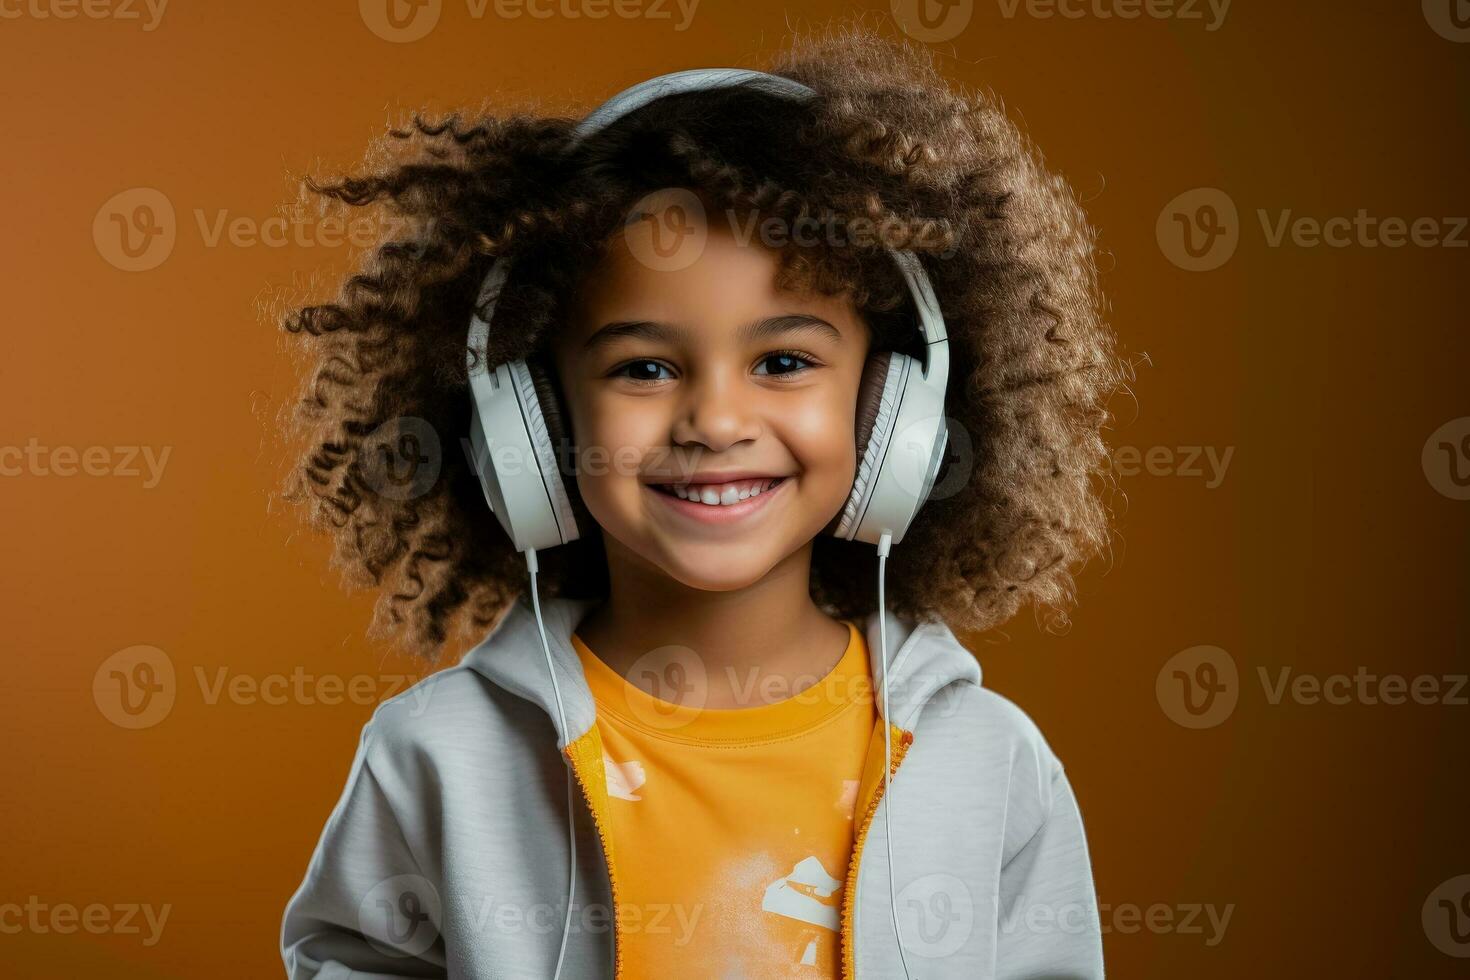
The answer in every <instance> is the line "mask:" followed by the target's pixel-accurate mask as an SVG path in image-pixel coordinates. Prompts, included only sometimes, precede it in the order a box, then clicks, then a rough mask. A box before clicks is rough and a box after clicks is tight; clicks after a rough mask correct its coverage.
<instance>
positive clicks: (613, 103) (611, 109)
mask: <svg viewBox="0 0 1470 980" xmlns="http://www.w3.org/2000/svg"><path fill="white" fill-rule="evenodd" d="M736 86H745V87H748V88H753V89H758V90H762V91H765V92H768V93H770V94H771V95H777V96H782V97H785V98H789V99H794V100H802V101H804V100H807V99H811V98H815V97H816V95H817V92H816V90H815V89H813V88H811V87H809V86H807V85H803V84H802V83H801V82H798V81H796V80H795V79H792V78H786V77H784V76H782V75H772V74H770V73H769V72H763V71H755V70H754V69H749V68H690V69H687V70H685V71H676V72H670V73H669V74H667V75H659V76H657V77H655V78H650V79H646V80H645V81H642V82H639V83H638V84H637V85H633V86H630V87H629V88H625V89H623V90H622V91H621V92H619V93H618V94H617V95H614V96H613V97H612V98H610V99H608V100H607V101H606V102H604V103H603V104H602V105H601V106H599V107H598V108H597V109H595V110H594V111H593V112H591V113H590V114H589V115H588V116H587V117H586V118H585V119H583V120H582V121H581V122H580V123H578V124H577V126H576V128H575V129H574V130H573V131H572V138H571V142H570V143H569V145H568V146H567V149H566V152H571V151H572V150H574V149H575V148H576V147H577V146H579V145H580V144H581V142H582V141H583V140H585V139H587V138H588V137H589V136H593V135H595V134H597V133H599V132H601V131H602V130H604V129H606V128H607V127H608V126H610V125H612V124H613V123H615V122H617V121H618V120H619V119H622V118H623V117H624V116H626V115H628V114H629V113H632V112H636V111H637V110H639V109H641V108H643V107H644V106H646V105H648V104H649V103H650V102H653V101H655V100H657V99H661V98H663V97H665V96H668V95H680V94H683V93H686V92H698V91H711V90H715V89H722V88H734V87H736ZM888 253H889V254H890V255H892V256H893V259H894V261H895V262H896V263H897V264H898V268H899V271H900V272H902V273H903V277H904V281H905V282H906V283H907V284H908V287H909V293H910V295H911V296H912V297H913V300H914V308H915V309H916V310H917V311H918V314H919V330H920V332H921V333H922V334H923V335H924V354H923V358H922V363H923V365H924V377H925V378H929V379H931V380H932V379H944V378H947V377H948V375H949V345H948V343H946V341H947V340H948V339H949V337H948V334H947V332H946V330H945V326H944V316H943V315H942V314H941V313H940V310H939V302H938V300H936V299H935V297H934V289H933V287H932V286H931V285H930V282H929V275H928V273H926V272H925V271H924V266H923V265H922V263H920V262H919V258H918V256H916V255H915V254H914V253H913V252H911V251H909V250H908V249H895V248H890V249H888ZM510 265H511V262H510V259H509V258H506V257H504V256H502V257H500V258H497V259H496V260H495V262H494V263H492V264H491V266H490V269H489V271H488V272H487V273H486V274H485V279H484V281H483V282H482V283H481V284H480V294H479V297H478V298H477V300H476V302H475V314H474V317H473V319H472V320H471V321H470V332H469V346H468V350H467V351H466V354H465V356H466V364H467V365H468V367H469V369H470V371H471V372H474V371H476V370H481V371H483V370H487V366H486V365H483V364H479V363H478V361H479V358H478V357H477V356H476V355H475V351H476V350H479V349H481V348H483V347H484V346H485V344H486V341H487V340H488V339H489V336H490V325H489V323H488V320H489V318H490V316H492V315H493V311H494V305H493V303H492V300H493V299H494V298H495V297H497V296H498V295H499V293H500V289H501V287H503V286H504V285H505V280H506V278H507V277H508V276H509V274H510ZM481 309H485V310H486V316H485V319H483V320H482V319H481V318H480V314H479V311H480V310H481Z"/></svg>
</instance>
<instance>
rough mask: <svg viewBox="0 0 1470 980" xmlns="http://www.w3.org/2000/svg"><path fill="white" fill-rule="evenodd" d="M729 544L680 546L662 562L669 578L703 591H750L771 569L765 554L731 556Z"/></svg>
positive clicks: (770, 561)
mask: <svg viewBox="0 0 1470 980" xmlns="http://www.w3.org/2000/svg"><path fill="white" fill-rule="evenodd" d="M738 550H739V549H738V548H732V547H731V546H729V545H723V546H722V545H719V544H713V543H712V544H708V545H691V546H688V547H683V546H681V547H679V548H677V549H676V550H675V552H674V554H672V555H670V556H669V557H668V558H667V559H666V560H665V561H664V562H663V563H662V567H663V569H664V572H665V573H667V574H668V576H669V577H670V578H673V579H677V580H678V581H679V582H680V583H682V584H684V585H686V586H688V587H689V588H691V589H699V590H701V591H703V592H735V591H737V590H740V589H746V588H749V587H750V586H752V585H755V584H756V583H757V582H759V581H760V580H761V579H763V578H765V576H766V573H767V572H769V571H770V570H771V566H772V565H773V564H774V561H773V560H772V557H771V556H768V555H764V554H762V555H755V554H750V555H739V554H735V555H732V554H731V552H732V551H738Z"/></svg>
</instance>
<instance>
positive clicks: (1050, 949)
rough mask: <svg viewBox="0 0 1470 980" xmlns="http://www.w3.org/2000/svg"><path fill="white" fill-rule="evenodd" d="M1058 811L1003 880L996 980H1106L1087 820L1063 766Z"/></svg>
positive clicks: (1056, 779)
mask: <svg viewBox="0 0 1470 980" xmlns="http://www.w3.org/2000/svg"><path fill="white" fill-rule="evenodd" d="M1049 795H1050V797H1051V804H1050V809H1049V810H1048V812H1047V815H1046V817H1045V819H1043V820H1042V822H1041V825H1040V826H1039V827H1038V828H1037V830H1036V832H1035V833H1034V834H1032V836H1031V839H1030V840H1028V841H1027V842H1026V843H1025V845H1023V846H1022V847H1021V849H1020V850H1019V851H1017V852H1016V853H1015V854H1014V855H1013V856H1012V857H1011V858H1010V860H1009V861H1007V862H1006V864H1005V866H1004V867H1003V868H1002V869H1001V873H1000V901H1001V906H1000V914H1001V916H1002V922H1001V925H1002V928H1001V929H1000V931H999V937H1000V938H999V941H998V945H997V951H996V972H995V976H996V980H1039V978H1043V977H1044V978H1047V980H1099V978H1101V977H1102V976H1103V958H1102V930H1101V927H1100V921H1099V918H1098V909H1097V894H1096V891H1095V890H1094V887H1093V882H1092V866H1091V862H1090V861H1089V858H1088V853H1087V838H1086V835H1085V834H1084V832H1083V828H1082V814H1081V812H1080V811H1079V810H1078V808H1077V800H1076V797H1074V796H1073V795H1072V786H1071V784H1070V783H1069V782H1068V780H1067V776H1066V773H1065V772H1064V771H1063V770H1062V768H1061V766H1060V764H1057V765H1056V768H1055V769H1054V771H1053V773H1052V777H1051V792H1050V794H1049Z"/></svg>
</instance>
